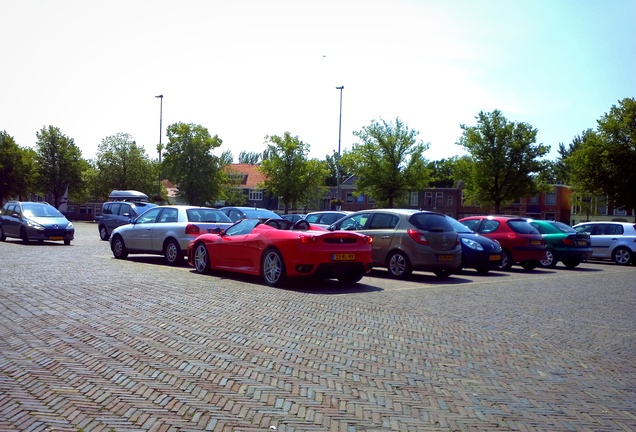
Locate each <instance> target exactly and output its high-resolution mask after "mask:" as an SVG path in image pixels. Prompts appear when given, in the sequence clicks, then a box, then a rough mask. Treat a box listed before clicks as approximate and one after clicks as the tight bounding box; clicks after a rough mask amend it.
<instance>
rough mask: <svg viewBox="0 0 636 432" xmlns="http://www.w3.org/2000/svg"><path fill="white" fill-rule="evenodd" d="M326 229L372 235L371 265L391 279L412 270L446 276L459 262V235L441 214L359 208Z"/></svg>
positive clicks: (455, 268)
mask: <svg viewBox="0 0 636 432" xmlns="http://www.w3.org/2000/svg"><path fill="white" fill-rule="evenodd" d="M305 220H306V219H305ZM328 229H329V230H330V231H336V230H345V231H356V232H359V233H361V234H365V235H368V236H371V237H373V266H374V267H385V268H387V269H388V271H389V274H390V275H391V276H392V277H394V278H406V277H408V276H409V275H410V274H411V273H412V272H413V270H420V271H431V272H433V273H435V274H436V275H437V276H439V277H446V276H449V275H450V274H452V273H453V272H454V271H456V270H457V269H459V268H460V266H461V263H462V247H461V245H460V241H459V236H458V234H457V232H456V231H455V230H454V229H453V227H452V226H451V224H450V222H449V221H448V219H446V216H445V215H443V214H441V213H435V212H429V211H420V210H414V209H372V210H361V211H357V212H354V213H351V214H349V215H348V216H345V217H344V218H342V219H340V220H339V221H337V222H336V223H334V224H332V225H331V226H329V228H328Z"/></svg>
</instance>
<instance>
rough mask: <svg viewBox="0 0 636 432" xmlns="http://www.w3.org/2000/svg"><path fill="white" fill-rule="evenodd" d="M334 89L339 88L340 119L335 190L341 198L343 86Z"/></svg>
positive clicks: (339, 198) (340, 198)
mask: <svg viewBox="0 0 636 432" xmlns="http://www.w3.org/2000/svg"><path fill="white" fill-rule="evenodd" d="M336 90H340V119H339V121H338V160H337V161H336V191H337V194H338V196H337V197H336V198H337V199H338V200H342V197H341V196H340V139H341V138H342V90H344V86H340V87H336Z"/></svg>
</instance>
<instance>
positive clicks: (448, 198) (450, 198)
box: [446, 195, 453, 207]
mask: <svg viewBox="0 0 636 432" xmlns="http://www.w3.org/2000/svg"><path fill="white" fill-rule="evenodd" d="M452 206H453V196H452V195H447V196H446V207H452Z"/></svg>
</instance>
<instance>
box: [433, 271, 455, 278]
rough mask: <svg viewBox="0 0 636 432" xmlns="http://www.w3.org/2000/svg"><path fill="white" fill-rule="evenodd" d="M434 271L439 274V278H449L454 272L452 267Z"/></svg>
mask: <svg viewBox="0 0 636 432" xmlns="http://www.w3.org/2000/svg"><path fill="white" fill-rule="evenodd" d="M433 273H435V276H437V277H438V278H447V277H449V276H450V275H452V274H453V271H452V270H451V269H442V270H435V271H434V272H433Z"/></svg>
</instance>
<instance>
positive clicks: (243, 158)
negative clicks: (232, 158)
mask: <svg viewBox="0 0 636 432" xmlns="http://www.w3.org/2000/svg"><path fill="white" fill-rule="evenodd" d="M260 160H261V154H260V153H256V152H246V151H242V152H240V153H239V157H238V163H240V164H249V165H258V163H259V162H260Z"/></svg>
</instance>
